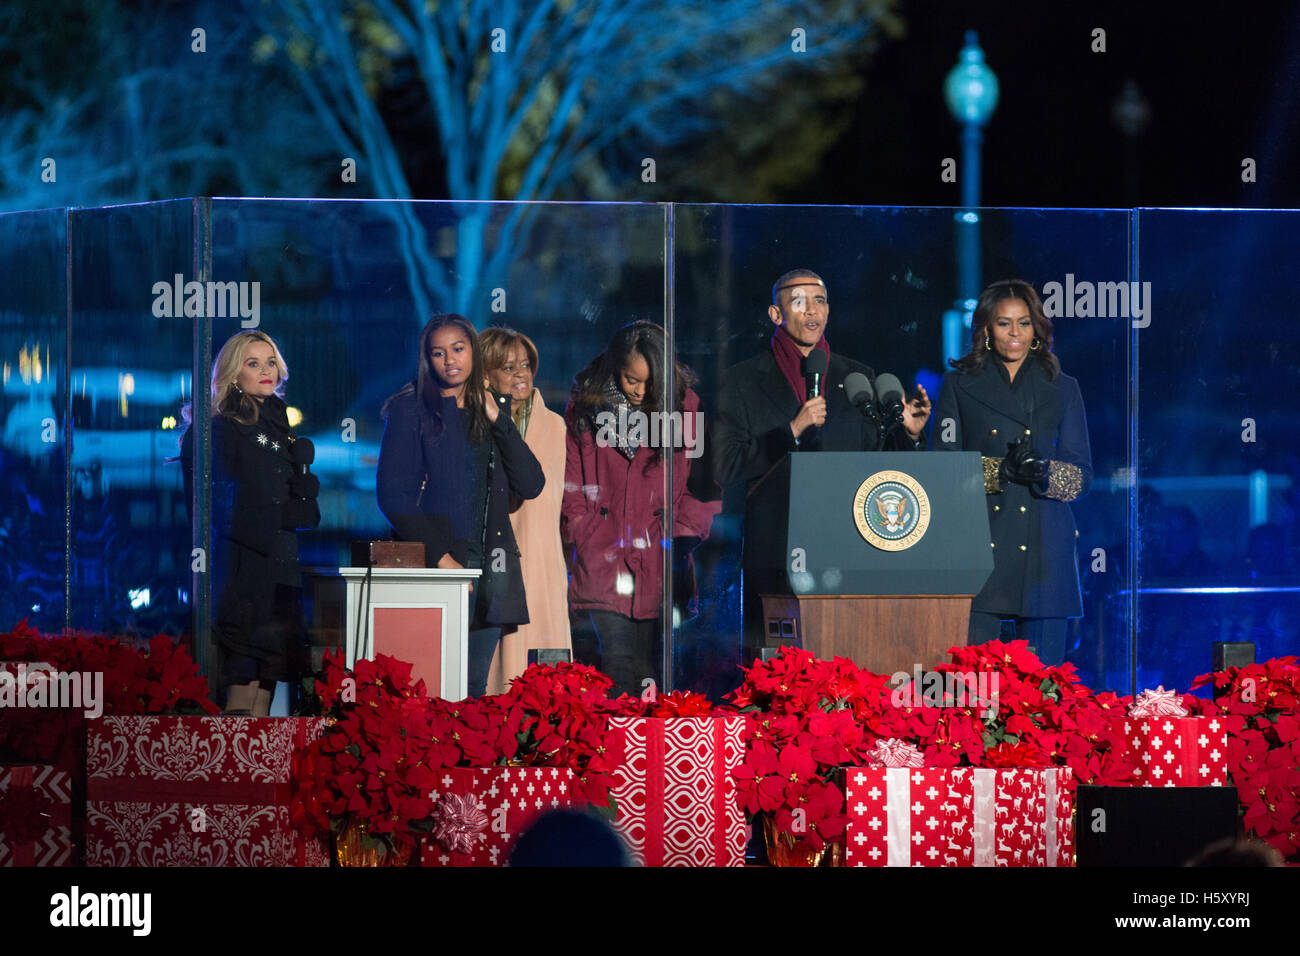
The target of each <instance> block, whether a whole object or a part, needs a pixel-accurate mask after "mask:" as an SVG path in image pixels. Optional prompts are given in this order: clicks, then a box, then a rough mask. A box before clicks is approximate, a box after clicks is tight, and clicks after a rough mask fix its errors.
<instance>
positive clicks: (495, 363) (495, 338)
mask: <svg viewBox="0 0 1300 956" xmlns="http://www.w3.org/2000/svg"><path fill="white" fill-rule="evenodd" d="M478 344H479V348H481V349H482V350H483V371H484V372H485V373H487V372H495V371H496V370H497V369H499V368H501V367H502V366H503V365H505V364H506V355H508V354H509V352H510V350H511V349H512V348H514V347H515V346H516V345H522V346H523V347H524V354H525V355H527V356H528V364H529V366H531V367H532V371H533V378H534V379H536V378H537V346H536V345H534V344H533V340H532V339H530V338H529V337H528V336H526V335H524V333H522V332H517V331H515V330H514V329H508V328H506V327H505V326H493V327H492V328H490V329H484V330H483V331H482V332H480V333H479V336H478Z"/></svg>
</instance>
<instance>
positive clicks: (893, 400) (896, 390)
mask: <svg viewBox="0 0 1300 956" xmlns="http://www.w3.org/2000/svg"><path fill="white" fill-rule="evenodd" d="M876 395H877V401H879V402H880V410H881V418H882V424H881V428H880V442H879V447H878V448H877V451H879V450H881V449H883V448H884V447H885V441H886V440H887V439H888V438H889V436H890V434H891V433H892V432H893V431H894V429H896V428H898V426H900V425H901V424H903V400H904V395H903V383H902V382H900V381H899V380H898V376H897V375H890V374H889V373H888V372H885V373H884V374H882V375H877V376H876Z"/></svg>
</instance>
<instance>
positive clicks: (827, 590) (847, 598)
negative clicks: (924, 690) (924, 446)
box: [743, 452, 993, 674]
mask: <svg viewBox="0 0 1300 956" xmlns="http://www.w3.org/2000/svg"><path fill="white" fill-rule="evenodd" d="M990 541H991V538H990V534H989V521H988V511H987V510H986V505H985V498H984V476H983V467H982V465H981V462H980V456H979V454H978V453H976V452H803V453H798V454H793V455H787V456H786V457H785V458H783V459H782V460H781V461H780V462H778V463H777V465H776V466H775V467H774V468H773V469H772V470H771V471H770V472H769V473H768V474H767V475H766V476H765V477H764V478H763V479H762V481H761V482H759V483H758V484H757V485H756V486H755V487H754V488H753V489H751V491H750V493H749V495H748V498H747V501H746V508H745V548H744V559H743V561H744V569H745V587H746V588H754V589H755V590H756V592H757V593H758V594H760V595H761V596H762V604H763V618H764V621H763V624H764V627H763V636H762V646H768V647H772V646H776V645H780V644H796V645H799V646H802V647H804V648H806V649H807V650H810V651H812V652H813V653H814V654H816V655H817V656H818V657H820V658H823V659H826V660H829V659H831V658H833V657H836V656H841V657H847V658H849V659H851V660H852V661H853V662H854V663H856V664H857V665H858V666H859V667H863V668H866V669H867V670H871V671H874V672H876V673H882V674H892V673H894V672H896V671H900V670H905V671H908V672H909V673H911V672H912V670H913V668H914V667H916V666H917V665H920V666H922V667H927V668H928V667H929V666H931V665H932V664H935V663H938V662H940V661H943V660H945V659H946V653H945V652H946V651H947V649H948V648H950V647H953V646H956V645H963V644H965V643H966V635H967V630H968V626H969V618H970V604H971V599H972V598H973V597H974V596H975V594H977V593H978V592H979V590H980V588H982V587H983V586H984V582H985V581H986V580H987V579H988V576H989V574H990V573H991V572H992V571H993V555H992V549H991V548H990Z"/></svg>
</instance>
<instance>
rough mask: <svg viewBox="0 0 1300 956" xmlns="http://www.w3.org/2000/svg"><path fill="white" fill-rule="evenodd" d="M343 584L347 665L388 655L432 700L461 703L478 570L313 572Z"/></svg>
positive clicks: (406, 569)
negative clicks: (404, 666) (408, 670)
mask: <svg viewBox="0 0 1300 956" xmlns="http://www.w3.org/2000/svg"><path fill="white" fill-rule="evenodd" d="M311 573H312V574H313V576H328V577H332V576H335V575H337V576H338V577H341V578H343V580H344V581H345V582H346V584H347V604H346V607H345V611H344V613H345V615H346V617H345V624H346V635H347V638H346V649H347V651H346V653H347V665H348V666H349V667H352V666H353V665H355V664H356V662H357V660H358V659H373V658H374V656H375V655H376V654H387V655H388V656H389V657H396V658H397V659H399V660H403V661H410V662H411V665H412V666H411V679H412V680H421V679H423V680H424V684H425V687H426V688H427V689H428V692H429V694H430V696H437V697H442V698H443V699H444V700H460V699H461V698H463V697H464V696H465V693H466V690H467V689H468V688H467V685H468V680H469V675H468V653H467V646H468V636H469V625H470V607H471V605H470V585H471V584H473V583H474V582H475V581H476V580H477V579H478V577H479V575H480V574H482V572H481V571H479V570H478V569H476V568H464V569H455V570H443V569H442V568H338V569H337V570H333V569H320V568H314V569H312V572H311Z"/></svg>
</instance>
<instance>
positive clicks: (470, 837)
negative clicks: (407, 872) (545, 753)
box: [420, 767, 583, 866]
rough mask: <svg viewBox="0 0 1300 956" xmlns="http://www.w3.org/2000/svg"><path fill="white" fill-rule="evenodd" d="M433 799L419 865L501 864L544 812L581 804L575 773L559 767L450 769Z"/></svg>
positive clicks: (431, 794)
mask: <svg viewBox="0 0 1300 956" xmlns="http://www.w3.org/2000/svg"><path fill="white" fill-rule="evenodd" d="M440 773H441V774H442V777H441V780H440V786H439V787H438V789H436V790H433V791H431V792H430V794H429V797H430V799H431V800H433V801H434V804H435V810H434V818H435V820H436V821H437V823H436V825H435V828H434V832H433V833H432V834H430V835H429V836H426V837H425V838H424V841H423V849H422V850H421V853H420V862H421V865H423V866H504V865H505V863H506V860H507V859H509V857H510V848H511V847H512V846H513V845H514V842H515V840H517V839H518V838H519V835H520V834H521V833H523V831H524V830H526V829H527V828H528V826H529V824H531V823H532V822H533V821H534V820H536V819H537V818H538V817H539V816H541V815H542V814H543V813H546V812H547V811H548V810H556V809H559V808H560V807H573V806H580V805H581V804H582V803H583V801H581V800H580V799H579V798H577V797H576V796H575V795H574V792H573V779H574V778H573V771H572V770H569V769H568V768H567V767H566V768H561V767H450V768H446V769H444V770H442V771H440Z"/></svg>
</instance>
